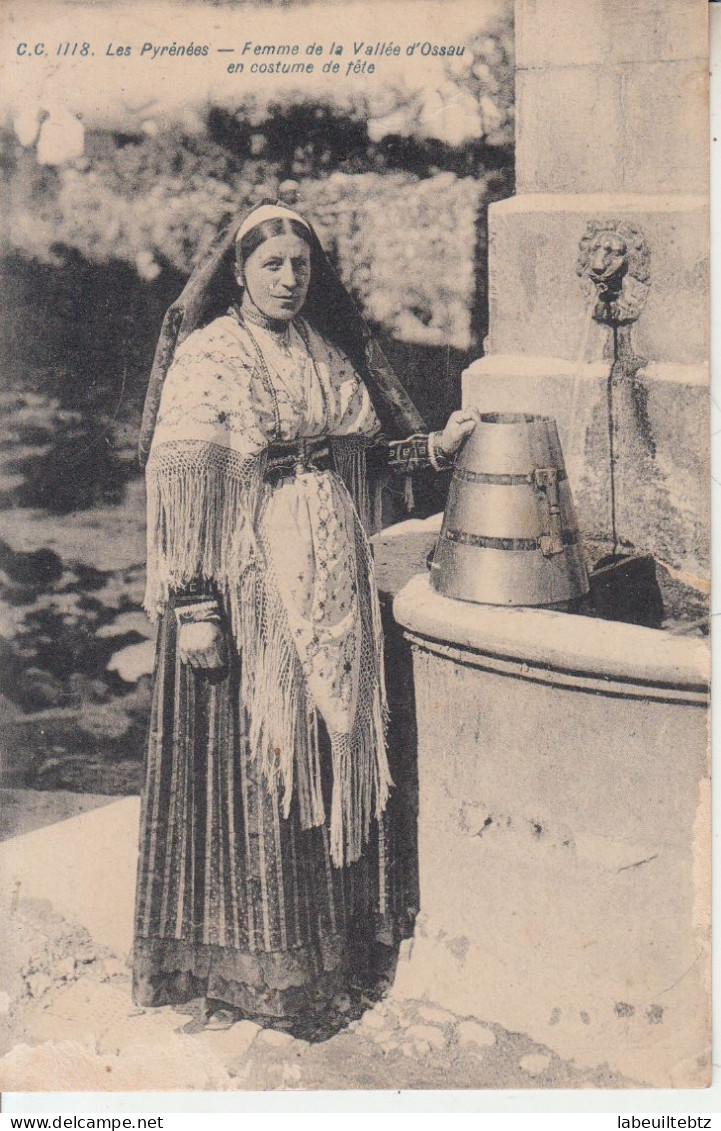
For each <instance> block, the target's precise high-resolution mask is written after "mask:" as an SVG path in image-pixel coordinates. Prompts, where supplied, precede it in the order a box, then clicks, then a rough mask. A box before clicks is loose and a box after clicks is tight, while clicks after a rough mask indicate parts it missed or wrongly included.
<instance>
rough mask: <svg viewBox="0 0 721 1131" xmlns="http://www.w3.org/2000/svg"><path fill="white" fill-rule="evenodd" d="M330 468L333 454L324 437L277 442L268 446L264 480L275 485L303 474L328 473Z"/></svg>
mask: <svg viewBox="0 0 721 1131" xmlns="http://www.w3.org/2000/svg"><path fill="white" fill-rule="evenodd" d="M332 467H333V453H332V452H331V447H330V444H329V443H328V440H327V439H326V438H325V437H318V438H315V437H308V438H304V439H300V440H279V441H278V442H277V443H274V444H270V445H269V446H268V459H267V462H266V466H265V478H266V480H267V481H268V482H270V483H277V482H278V481H279V480H281V479H291V478H292V477H293V476H294V475H301V474H302V473H303V472H307V471H328V470H329V469H332Z"/></svg>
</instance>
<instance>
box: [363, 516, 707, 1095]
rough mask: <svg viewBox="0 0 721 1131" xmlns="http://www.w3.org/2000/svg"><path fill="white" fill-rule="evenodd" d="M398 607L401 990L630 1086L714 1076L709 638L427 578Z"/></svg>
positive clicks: (416, 530)
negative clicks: (414, 800) (465, 593)
mask: <svg viewBox="0 0 721 1131" xmlns="http://www.w3.org/2000/svg"><path fill="white" fill-rule="evenodd" d="M434 524H435V522H434V520H429V523H423V524H420V523H418V524H414V526H413V529H412V530H408V529H406V531H405V532H404V531H403V530H402V529H401V527H398V528H395V530H394V532H392V533H391V532H390V531H387V532H385V534H384V535H383V536H382V539H381V544H379V545H377V550H376V554H377V558H378V560H379V568H380V572H381V574H383V571H384V568H386V567H384V562H388V561H390V560H391V559H392V558H393V556H394V549H395V560H396V561H397V560H398V559H402V560H405V562H406V568H407V565H408V564H409V562H410V561H411V560H413V558H414V555H415V559H416V562H418V558H419V557H421V558H422V557H423V554H422V553H421V550H420V543H421V541H422V538H421V535H422V533H423V531H422V529H421V527H425V533H426V535H428V534H431V533H432V527H433V526H434ZM402 525H406V526H408V525H410V524H402ZM425 544H426V545H427V542H426V543H425ZM412 545H415V549H413V550H412V549H411V546H412ZM418 568H419V563H418V564H417V565H416V569H418ZM406 576H407V575H406ZM382 587H383V586H382ZM389 588H393V586H391V585H386V589H387V590H388V589H389ZM393 613H394V618H395V623H396V630H395V631H397V632H398V634H399V636H400V635H402V637H403V638H404V639H405V641H406V644H410V649H411V653H412V667H413V694H414V699H415V704H414V713H415V726H416V731H417V758H418V784H419V815H418V843H419V868H420V906H421V913H420V916H419V918H418V921H417V925H416V932H415V938H414V940H413V944H412V947H411V948H410V950H409V951H407V952H404V958H403V960H402V961H401V962H400V963H399V966H398V971H397V978H396V992H397V993H399V994H408V995H409V996H410V995H415V996H416V997H419V996H424V995H425V996H427V997H428V998H430V999H431V1000H434V1001H436V1002H437V1003H438V1004H440V1005H443V1006H446V1007H447V1008H450V1009H453V1010H455V1011H456V1012H459V1011H460V1012H462V1013H467V1014H471V1015H475V1016H478V1017H479V1018H481V1019H483V1020H486V1021H496V1022H498V1023H500V1024H501V1025H504V1026H505V1027H507V1028H511V1029H517V1030H520V1031H522V1032H527V1033H529V1034H530V1035H531V1036H532V1037H533V1038H534V1039H536V1040H538V1041H541V1042H543V1043H545V1044H547V1045H548V1046H549V1047H550V1048H553V1049H555V1050H556V1051H558V1052H559V1054H561V1055H563V1056H566V1057H572V1058H575V1059H576V1060H577V1061H579V1062H580V1063H583V1064H595V1065H598V1064H603V1063H604V1062H606V1063H608V1064H609V1065H611V1066H612V1067H613V1068H614V1069H616V1070H617V1071H621V1072H622V1073H624V1074H626V1075H627V1076H628V1077H629V1079H630V1080H634V1081H636V1082H642V1083H646V1084H649V1085H651V1084H653V1085H655V1086H673V1084H674V1083H675V1082H680V1081H685V1082H688V1080H689V1078H691V1077H693V1076H694V1074H696V1076H698V1078H699V1083H702V1078H703V1073H704V1071H705V1069H704V1068H702V1067H701V1065H702V1064H704V1063H705V1049H704V1048H703V1042H704V1034H705V1024H706V1018H705V1014H706V1010H707V1008H708V996H707V975H708V961H707V954H708V924H707V918H708V915H707V912H708V864H707V861H708V855H709V845H708V818H707V805H708V774H709V762H708V713H707V706H708V673H709V653H708V645H707V641H706V640H704V639H699V638H688V637H683V636H674V635H671V634H667V633H663V632H659V631H658V630H654V629H648V628H641V627H638V626H636V625H629V624H622V623H617V622H608V621H602V620H597V619H592V618H588V617H582V616H577V615H573V614H569V613H561V612H556V611H551V610H548V609H528V608H524V609H519V608H498V607H491V606H486V605H476V604H470V603H467V602H460V601H454V600H450V599H448V598H444V597H441V596H439V595H438V594H437V593H435V591H434V590H433V589H432V588H431V586H430V581H429V576H428V574H427V572H426V571H423V572H417V573H416V575H415V576H413V577H412V578H411V579H410V580H409V581H407V582H406V583H405V584H404V585H403V586H402V588H400V591H397V592H396V596H395V599H394V602H393ZM388 675H389V681H392V679H393V674H392V670H391V671H389V673H388ZM699 1058H700V1059H699Z"/></svg>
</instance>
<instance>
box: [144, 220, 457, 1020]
mask: <svg viewBox="0 0 721 1131" xmlns="http://www.w3.org/2000/svg"><path fill="white" fill-rule="evenodd" d="M233 261H234V263H233ZM233 276H234V278H233ZM229 291H230V295H229ZM233 292H234V293H233ZM229 297H230V300H231V301H230V305H228V298H229ZM233 300H234V301H233ZM473 426H474V414H473V413H454V414H453V415H452V416H451V418H450V420H449V422H448V424H447V426H446V428H445V430H444V431H443V433H436V434H433V435H431V436H430V437H428V436H426V435H422V434H420V433H419V428H420V427H422V421H421V419H420V417H419V415H418V413H417V411H416V409H415V408H414V406H413V404H412V402H411V401H410V399H409V397H408V395H407V394H406V393H405V391H404V390H403V388H402V386H401V385H400V384H399V382H398V381H397V378H395V375H394V374H393V373H392V370H390V367H389V366H388V363H387V362H386V360H385V358H384V357H383V355H382V354H381V352H380V350H379V349H378V347H377V345H376V343H375V342H374V340H373V338H372V336H371V335H370V332H369V330H368V327H367V326H366V324H365V323H364V322H363V320H362V319H361V318H360V316H359V314H358V312H357V310H356V309H355V307H354V306H353V304H352V303H351V301H350V299H349V297H348V295H347V293H346V292H345V290H344V288H343V287H342V286H341V284H340V282H339V281H338V279H337V277H336V276H335V274H334V273H333V271H332V269H331V267H330V264H329V262H328V260H327V258H326V256H325V254H324V253H323V250H322V248H321V245H320V243H319V241H318V239H317V237H316V235H315V233H314V231H313V229H312V227H311V225H310V224H309V223H308V222H307V221H306V220H305V219H303V217H302V216H300V215H299V214H298V213H297V212H295V211H293V210H292V209H290V208H289V207H288V206H286V205H284V204H282V203H278V204H273V205H262V206H259V207H257V208H255V209H254V210H253V211H251V212H250V213H249V214H248V215H247V216H246V218H245V219H244V220H243V221H242V223H240V224H239V225H238V223H237V222H236V223H235V224H234V225H232V226H231V228H230V229H229V230H228V232H227V233H225V234H224V235H223V236H221V237H220V239H219V240H218V242H217V244H216V246H215V247H214V248H213V249H212V250H211V252H210V254H209V255H208V256H207V257H206V259H205V260H204V261H203V262H202V263H201V264H200V266H199V267H198V268H197V269H196V271H195V272H194V274H193V276H191V279H190V281H189V283H188V285H187V286H186V289H185V291H184V292H183V295H182V296H181V298H180V300H179V301H178V303H176V304H174V305H173V307H171V309H170V311H169V312H168V315H167V317H166V321H165V323H164V327H163V333H162V335H161V340H160V343H159V346H158V351H157V353H156V360H155V366H154V371H153V376H152V377H151V384H150V388H149V393H148V398H147V401H146V411H145V416H144V424H143V432H142V437H141V453H142V454H143V455H145V456H147V468H146V475H147V494H148V588H147V601H146V608H147V610H148V613H149V614H150V615H151V617H154V618H155V617H158V618H159V631H158V649H157V665H156V672H155V686H154V695H153V703H152V715H151V725H150V738H149V744H148V751H147V758H146V767H145V787H144V793H143V806H142V816H141V833H140V861H139V871H138V886H137V902H136V922H135V948H134V957H133V975H134V978H133V985H134V996H135V1000H136V1001H137V1002H138V1003H139V1004H141V1005H161V1004H165V1003H168V1002H173V1003H175V1002H182V1001H187V1000H189V999H190V998H193V997H197V996H204V997H205V998H206V1001H207V1007H208V1015H209V1017H210V1018H211V1023H212V1019H216V1020H217V1019H218V1018H220V1019H221V1023H223V1022H224V1020H226V1019H227V1017H228V1016H230V1018H231V1019H233V1018H235V1017H237V1016H239V1015H241V1016H244V1017H250V1018H254V1019H257V1020H260V1021H261V1022H262V1023H264V1024H267V1025H275V1026H279V1027H292V1026H293V1025H294V1024H295V1023H297V1022H298V1021H299V1020H300V1019H301V1018H302V1017H303V1016H304V1015H306V1014H308V1013H311V1014H312V1013H314V1012H317V1011H318V1010H319V1009H320V1010H322V1009H323V1008H324V1007H325V1008H327V1006H328V1003H329V1002H330V1001H331V1000H332V998H333V997H334V996H335V995H337V994H339V993H343V992H344V990H345V989H347V986H348V979H349V977H350V976H351V972H352V965H353V951H354V949H355V950H356V951H359V950H360V951H363V950H365V951H366V953H367V951H368V948H369V946H370V945H371V937H372V935H373V934H374V930H375V928H377V927H379V926H382V928H383V932H384V936H383V937H384V938H385V939H386V941H387V940H388V934H389V916H390V917H392V912H393V907H392V903H393V901H392V898H391V896H390V894H389V888H388V873H387V866H388V854H387V851H386V850H385V847H384V821H383V814H384V811H385V809H386V805H387V801H388V797H389V791H390V790H391V787H392V781H391V775H390V771H389V766H388V759H387V753H386V741H385V722H386V718H385V716H386V700H385V688H384V679H383V657H382V633H381V624H380V613H379V606H378V596H377V591H376V585H375V581H374V574H373V559H372V555H371V552H370V548H369V544H368V540H367V535H368V532H369V531H370V530H371V528H372V526H373V523H374V521H376V522H377V511H378V508H377V506H375V505H374V504H375V502H376V500H375V499H374V491H373V489H372V480H373V478H374V476H373V473H372V472H371V471H370V470H369V467H370V463H372V462H375V465H376V466H378V465H379V464H384V463H385V465H386V466H390V467H391V469H393V470H395V471H397V472H400V473H402V474H408V473H410V472H411V471H413V470H414V469H415V468H416V467H419V466H423V465H425V464H428V463H430V464H431V465H432V466H434V467H435V468H436V469H438V468H440V467H441V466H444V465H446V464H447V463H448V462H449V460H450V458H451V456H452V454H453V452H454V451H455V450H457V448H458V447H459V446H460V444H461V443H462V441H463V439H464V437H465V436H466V435H467V434H468V433H469V432H470V431H471V430H472V428H473ZM409 432H413V433H415V435H413V436H411V438H410V439H408V440H405V441H397V440H396V441H394V440H392V439H389V437H393V436H407V435H408V433H409ZM369 461H370V462H369ZM374 511H375V512H376V519H375V520H374ZM391 934H392V924H391Z"/></svg>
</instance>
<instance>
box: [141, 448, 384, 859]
mask: <svg viewBox="0 0 721 1131" xmlns="http://www.w3.org/2000/svg"><path fill="white" fill-rule="evenodd" d="M351 439H354V438H348V439H346V438H343V442H342V443H341V442H334V443H333V454H334V458H335V461H336V467H337V468H338V473H339V475H340V476H341V478H342V479H343V480H344V482H345V483H346V486H347V488H348V490H349V492H350V493H351V497H352V498H353V500H354V503H355V504H356V509H357V510H358V512H359V515H360V516H362V517H363V518H365V519H366V520H368V515H369V500H368V491H367V485H366V476H365V451H364V446H363V445H362V444H361V443H353V442H350V441H351ZM264 465H265V457H264V456H263V455H260V456H256V457H252V458H242V457H239V456H237V455H235V454H234V453H232V452H230V451H228V450H227V449H224V448H220V447H218V446H217V445H213V444H208V443H205V442H202V441H184V442H182V443H168V444H163V445H159V447H158V448H157V449H156V450H155V451H154V452H153V453H152V455H151V458H150V460H149V462H148V468H147V494H148V534H147V539H148V576H147V589H146V597H145V609H146V611H147V612H148V615H149V616H150V617H151V619H155V618H156V617H157V614H158V608H159V606H162V604H163V603H164V602H166V601H167V600H168V597H169V594H170V591H171V589H174V588H182V587H183V586H185V585H187V584H188V583H189V582H190V581H193V580H197V579H198V578H201V579H203V580H204V581H209V582H212V583H214V584H215V586H216V587H217V588H218V590H219V591H220V594H221V596H222V597H223V598H224V600H225V601H226V602H227V607H228V608H229V610H230V615H231V628H232V634H233V638H234V641H235V646H236V648H237V649H238V651H239V653H240V656H241V699H242V704H241V709H242V710H243V711H244V713H245V718H246V722H247V725H248V733H249V741H250V745H251V751H252V753H253V756H254V757H256V758H259V759H260V761H261V769H262V771H263V774H264V776H265V778H266V780H267V781H268V784H269V786H270V788H275V789H279V791H280V793H281V796H282V805H283V811H284V814H285V816H286V817H287V816H288V814H289V812H290V806H291V802H292V800H293V796H294V792H295V794H296V795H297V801H298V806H299V813H300V819H301V824H302V825H303V827H304V828H313V827H316V826H319V825H322V824H323V823H324V822H325V819H326V813H325V806H324V802H323V792H322V784H321V751H320V741H319V720H318V713H317V711H316V709H315V706H314V705H313V704H312V702H310V700H309V697H308V695H307V691H306V681H305V677H304V674H303V669H302V664H301V661H300V657H299V655H298V651H297V648H296V645H295V643H294V641H293V638H292V635H291V632H290V629H289V626H288V622H287V617H286V614H285V610H284V608H283V604H282V601H281V599H280V596H279V593H278V586H277V582H276V580H275V577H274V573H273V568H272V562H271V561H270V560H267V561H266V558H265V555H264V553H263V549H262V547H261V546H260V545H259V542H258V540H257V538H256V533H255V531H256V527H257V519H258V509H259V506H260V505H261V498H262V486H263V470H264ZM356 553H357V555H358V559H357V560H358V571H359V578H360V579H361V584H360V585H359V594H358V596H359V602H360V609H361V618H362V641H363V643H362V651H361V675H360V687H359V693H358V706H357V710H356V717H355V720H354V724H353V727H352V730H351V732H350V734H332V733H331V734H330V741H331V761H332V768H333V788H332V796H331V814H330V841H331V859H332V860H333V863H334V864H335V865H336V866H338V867H341V866H343V865H345V864H352V863H353V862H354V861H356V860H357V859H358V858H359V857H360V855H361V853H362V851H363V846H364V845H365V844H366V843H367V841H368V839H369V836H370V826H371V820H372V819H373V818H379V817H380V816H381V814H382V813H383V811H384V809H385V807H386V804H387V801H388V796H389V792H390V789H391V786H392V784H393V783H392V780H391V776H390V770H389V767H388V759H387V753H386V739H385V735H386V726H387V708H386V694H385V685H384V677H383V659H382V657H383V633H382V627H381V618H380V608H379V604H378V595H377V588H376V584H375V577H374V571H373V560H372V555H371V550H370V546H369V545H368V541H367V538H366V536H365V532H364V530H363V528H362V526H361V523H358V524H357V525H356Z"/></svg>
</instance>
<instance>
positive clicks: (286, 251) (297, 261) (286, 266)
mask: <svg viewBox="0 0 721 1131" xmlns="http://www.w3.org/2000/svg"><path fill="white" fill-rule="evenodd" d="M238 282H239V283H240V284H241V285H242V286H244V287H245V290H246V293H247V295H248V297H249V298H250V299H251V300H252V302H253V303H254V304H255V305H256V306H257V307H258V309H259V310H260V311H261V313H263V314H265V315H266V317H267V318H275V319H279V320H282V321H284V322H290V320H291V318H295V316H296V314H298V312H299V311H300V309H301V307H302V306H303V303H304V302H305V299H306V295H307V294H308V286H309V284H310V248H309V247H308V244H307V243H306V242H305V240H303V239H301V238H300V237H299V236H296V235H293V233H289V234H282V235H279V236H271V237H270V238H269V239H267V240H265V241H264V242H263V243H262V244H261V245H260V247H257V248H256V249H255V251H253V252H251V254H250V255H249V256H248V258H247V259H246V261H245V263H244V264H243V267H242V269H241V271H240V272H239V273H238Z"/></svg>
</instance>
